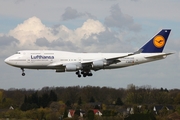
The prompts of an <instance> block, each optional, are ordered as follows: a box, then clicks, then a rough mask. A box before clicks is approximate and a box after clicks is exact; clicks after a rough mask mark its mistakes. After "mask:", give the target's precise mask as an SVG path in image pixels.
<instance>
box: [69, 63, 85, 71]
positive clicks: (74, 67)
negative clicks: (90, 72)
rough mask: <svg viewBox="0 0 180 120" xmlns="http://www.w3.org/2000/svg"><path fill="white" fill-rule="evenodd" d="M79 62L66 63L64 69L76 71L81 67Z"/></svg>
mask: <svg viewBox="0 0 180 120" xmlns="http://www.w3.org/2000/svg"><path fill="white" fill-rule="evenodd" d="M81 68H82V67H81V64H79V65H76V64H67V65H66V71H77V70H79V69H81Z"/></svg>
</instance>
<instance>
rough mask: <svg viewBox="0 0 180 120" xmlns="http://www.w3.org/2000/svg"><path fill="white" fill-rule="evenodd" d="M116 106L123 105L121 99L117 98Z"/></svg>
mask: <svg viewBox="0 0 180 120" xmlns="http://www.w3.org/2000/svg"><path fill="white" fill-rule="evenodd" d="M116 105H123V102H122V100H121V98H120V97H118V98H117V100H116Z"/></svg>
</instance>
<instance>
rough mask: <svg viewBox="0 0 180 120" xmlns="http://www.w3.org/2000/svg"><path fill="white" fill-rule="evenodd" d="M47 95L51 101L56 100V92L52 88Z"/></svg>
mask: <svg viewBox="0 0 180 120" xmlns="http://www.w3.org/2000/svg"><path fill="white" fill-rule="evenodd" d="M49 97H50V100H51V101H57V94H56V93H55V92H54V91H52V90H51V91H50V94H49Z"/></svg>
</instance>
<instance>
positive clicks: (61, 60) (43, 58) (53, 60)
mask: <svg viewBox="0 0 180 120" xmlns="http://www.w3.org/2000/svg"><path fill="white" fill-rule="evenodd" d="M127 54H128V53H74V52H64V51H54V50H26V51H19V52H17V53H16V54H14V55H12V56H10V57H8V58H7V59H6V60H5V62H6V63H7V64H9V65H11V66H14V67H19V68H28V69H56V70H58V69H59V72H65V71H66V70H65V67H63V66H56V64H61V65H66V64H81V63H89V62H91V61H96V60H101V59H105V58H114V57H118V56H123V55H127ZM163 54H164V53H139V54H134V55H131V56H127V57H123V58H119V59H118V60H119V62H117V63H114V64H110V65H107V66H103V68H102V69H114V68H121V67H127V66H132V65H137V64H141V63H146V62H150V61H155V60H159V59H163V58H165V57H166V55H164V56H160V57H152V58H151V56H156V55H163ZM92 70H93V69H92Z"/></svg>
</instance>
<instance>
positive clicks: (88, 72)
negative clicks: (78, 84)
mask: <svg viewBox="0 0 180 120" xmlns="http://www.w3.org/2000/svg"><path fill="white" fill-rule="evenodd" d="M76 75H77V76H78V77H79V78H80V77H81V75H83V77H86V76H93V74H92V73H91V71H81V72H80V71H79V70H78V71H77V72H76Z"/></svg>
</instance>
